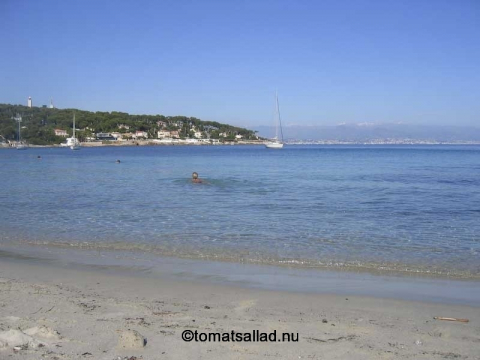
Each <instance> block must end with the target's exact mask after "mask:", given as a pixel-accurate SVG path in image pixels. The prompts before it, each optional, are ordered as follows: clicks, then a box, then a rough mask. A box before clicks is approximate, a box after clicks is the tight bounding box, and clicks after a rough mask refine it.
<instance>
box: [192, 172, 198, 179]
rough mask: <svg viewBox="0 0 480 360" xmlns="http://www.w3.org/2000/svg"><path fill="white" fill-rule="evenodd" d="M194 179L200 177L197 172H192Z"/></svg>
mask: <svg viewBox="0 0 480 360" xmlns="http://www.w3.org/2000/svg"><path fill="white" fill-rule="evenodd" d="M192 179H194V180H195V179H198V174H197V173H196V172H193V173H192Z"/></svg>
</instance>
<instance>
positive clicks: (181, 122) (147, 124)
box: [0, 104, 257, 145]
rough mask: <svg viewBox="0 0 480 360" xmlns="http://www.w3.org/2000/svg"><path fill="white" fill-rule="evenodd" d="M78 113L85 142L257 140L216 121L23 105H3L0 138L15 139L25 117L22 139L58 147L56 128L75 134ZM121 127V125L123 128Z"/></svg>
mask: <svg viewBox="0 0 480 360" xmlns="http://www.w3.org/2000/svg"><path fill="white" fill-rule="evenodd" d="M74 112H75V119H76V120H75V121H76V124H75V125H76V128H77V129H79V130H80V131H77V134H76V135H77V137H78V138H79V139H80V141H84V140H85V139H86V138H88V137H94V136H95V133H99V132H120V133H130V132H135V131H147V132H148V135H149V136H148V137H149V138H157V131H159V130H172V131H173V130H176V131H178V133H179V137H180V138H183V139H185V138H192V137H194V132H193V129H195V130H196V131H197V132H198V131H200V132H201V133H202V137H204V138H210V139H220V140H233V139H235V136H236V135H242V139H245V140H255V139H257V136H256V135H255V132H254V131H251V130H247V129H244V128H239V127H235V126H231V125H227V124H221V123H218V122H215V121H202V120H200V119H197V118H194V117H186V116H164V115H130V114H127V113H123V112H116V111H112V112H100V111H97V112H91V111H84V110H78V109H50V108H44V107H32V108H28V107H26V106H21V105H10V104H0V136H3V137H4V138H5V139H6V140H15V139H16V137H17V131H18V125H17V123H16V122H15V120H13V117H14V116H15V115H16V114H17V113H18V114H20V115H21V116H22V118H23V121H22V139H23V140H25V141H27V142H28V143H30V144H35V145H51V144H59V143H61V142H62V141H64V140H65V138H64V137H58V136H55V132H54V129H63V130H66V131H67V132H68V133H69V134H70V135H71V134H72V125H73V113H74ZM121 125H122V126H121Z"/></svg>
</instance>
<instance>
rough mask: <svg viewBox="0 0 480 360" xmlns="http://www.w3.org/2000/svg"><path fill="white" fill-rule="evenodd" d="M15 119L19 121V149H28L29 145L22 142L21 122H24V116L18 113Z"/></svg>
mask: <svg viewBox="0 0 480 360" xmlns="http://www.w3.org/2000/svg"><path fill="white" fill-rule="evenodd" d="M14 119H15V121H16V122H18V142H17V150H27V149H28V145H27V144H24V143H22V136H21V135H20V123H21V122H22V117H21V116H20V115H18V114H17V116H15V118H14Z"/></svg>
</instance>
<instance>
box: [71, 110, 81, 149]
mask: <svg viewBox="0 0 480 360" xmlns="http://www.w3.org/2000/svg"><path fill="white" fill-rule="evenodd" d="M71 140H72V142H71V145H70V149H72V150H80V148H81V146H80V141H78V140H77V138H76V137H75V113H73V135H72V138H71Z"/></svg>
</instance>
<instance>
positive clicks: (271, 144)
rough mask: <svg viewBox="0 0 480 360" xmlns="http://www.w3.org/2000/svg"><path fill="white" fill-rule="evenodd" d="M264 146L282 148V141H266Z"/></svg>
mask: <svg viewBox="0 0 480 360" xmlns="http://www.w3.org/2000/svg"><path fill="white" fill-rule="evenodd" d="M265 147H266V148H268V149H281V148H283V143H278V142H276V143H268V144H265Z"/></svg>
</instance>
